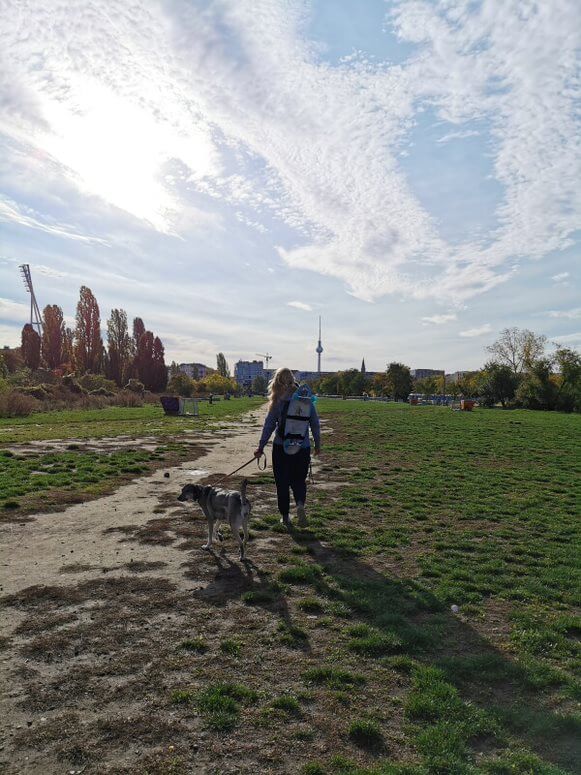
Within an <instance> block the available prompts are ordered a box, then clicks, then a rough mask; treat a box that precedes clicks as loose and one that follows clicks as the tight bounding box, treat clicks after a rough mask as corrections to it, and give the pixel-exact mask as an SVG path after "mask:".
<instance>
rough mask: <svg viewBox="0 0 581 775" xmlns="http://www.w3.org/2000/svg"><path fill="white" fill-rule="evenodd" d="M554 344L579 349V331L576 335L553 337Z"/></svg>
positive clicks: (580, 337) (580, 342) (580, 333)
mask: <svg viewBox="0 0 581 775" xmlns="http://www.w3.org/2000/svg"><path fill="white" fill-rule="evenodd" d="M553 341H554V342H555V344H565V345H568V346H570V347H581V331H579V332H578V333H576V334H563V335H558V336H555V337H553Z"/></svg>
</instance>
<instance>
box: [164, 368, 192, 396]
mask: <svg viewBox="0 0 581 775" xmlns="http://www.w3.org/2000/svg"><path fill="white" fill-rule="evenodd" d="M167 389H168V392H169V393H177V395H178V396H184V397H185V398H189V397H190V396H191V395H192V393H193V392H194V383H193V381H192V380H191V379H190V378H189V377H188V375H187V374H182V373H181V372H178V373H177V374H173V375H172V376H171V378H170V380H169V382H168V383H167Z"/></svg>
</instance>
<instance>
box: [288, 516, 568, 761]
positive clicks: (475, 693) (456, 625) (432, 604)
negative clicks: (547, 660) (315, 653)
mask: <svg viewBox="0 0 581 775" xmlns="http://www.w3.org/2000/svg"><path fill="white" fill-rule="evenodd" d="M290 535H291V537H292V538H293V540H294V541H295V542H296V543H298V544H300V545H302V546H306V548H307V550H308V552H309V553H310V554H311V555H312V557H313V558H314V559H315V561H316V562H317V563H318V564H319V565H320V566H321V567H322V568H323V570H324V572H325V575H324V576H323V577H322V578H321V579H320V580H319V581H318V582H317V586H318V589H319V591H320V592H321V593H322V594H324V595H325V594H326V595H328V596H329V597H331V598H334V599H336V600H337V599H339V600H341V601H342V602H343V603H344V604H345V605H346V606H348V609H349V611H350V613H351V615H352V616H355V617H357V618H358V619H359V620H360V621H361V622H364V623H366V624H368V625H371V626H373V627H375V628H377V629H378V630H379V631H380V632H382V633H385V634H391V635H394V636H396V638H395V639H394V643H398V642H401V647H400V651H401V653H405V654H406V655H407V656H409V657H412V658H413V659H414V660H415V661H416V662H417V663H418V664H420V665H425V666H431V667H437V668H439V669H441V670H442V671H443V672H444V673H445V676H446V679H447V680H448V681H449V682H450V683H451V684H452V685H454V686H455V687H456V688H457V689H458V692H459V694H460V696H461V698H462V699H464V700H466V701H469V702H471V703H472V704H473V705H474V706H476V707H479V708H481V709H482V710H484V711H487V712H489V713H490V714H492V715H493V716H494V717H495V718H497V719H499V721H500V723H501V725H502V727H503V728H504V729H506V730H507V731H508V732H509V733H510V734H511V735H512V736H514V737H515V738H520V739H521V741H522V742H523V743H525V744H526V746H527V747H529V748H530V749H531V750H532V751H534V752H535V753H537V754H538V755H539V756H540V757H541V758H544V759H546V760H548V761H550V762H552V763H554V764H557V765H559V766H561V767H564V768H566V769H569V770H570V771H572V772H574V771H578V770H577V768H578V763H579V761H581V723H580V721H579V719H578V718H577V717H575V716H568V715H565V714H561V713H558V712H555V711H554V710H553V709H552V708H551V707H549V705H548V699H547V698H545V697H543V696H542V694H541V692H540V691H539V689H538V688H537V687H536V686H535V685H534V683H533V682H532V681H531V676H530V674H527V672H526V671H525V670H524V669H523V668H522V667H521V666H519V665H518V663H517V662H516V661H514V660H512V659H511V658H510V656H508V655H507V654H506V653H504V652H502V651H500V650H499V649H497V648H495V647H494V646H492V645H491V644H490V643H489V642H488V641H487V640H485V639H484V638H483V637H482V636H481V635H479V634H478V633H477V632H476V631H475V630H474V628H473V627H471V626H470V625H469V624H467V623H466V622H464V621H462V619H460V618H459V617H458V616H456V615H454V614H452V613H451V612H449V611H448V609H447V608H446V607H445V606H444V605H443V604H442V603H441V602H440V601H439V600H438V599H437V598H436V596H435V595H433V594H432V593H431V592H430V591H429V590H426V589H425V588H423V587H422V586H421V585H420V584H418V583H417V582H414V581H411V580H409V581H408V580H394V579H393V578H390V577H389V576H387V575H384V574H382V573H380V572H378V571H377V570H375V569H374V568H372V567H371V566H370V565H369V564H366V563H365V562H363V561H362V560H361V559H360V558H358V557H357V556H356V555H352V554H347V553H346V552H345V551H344V550H340V549H335V548H334V547H333V546H332V545H330V544H322V543H321V542H320V541H319V540H318V539H317V538H316V536H315V535H314V533H312V532H311V531H310V530H303V531H301V530H295V529H294V528H293V529H291V531H290Z"/></svg>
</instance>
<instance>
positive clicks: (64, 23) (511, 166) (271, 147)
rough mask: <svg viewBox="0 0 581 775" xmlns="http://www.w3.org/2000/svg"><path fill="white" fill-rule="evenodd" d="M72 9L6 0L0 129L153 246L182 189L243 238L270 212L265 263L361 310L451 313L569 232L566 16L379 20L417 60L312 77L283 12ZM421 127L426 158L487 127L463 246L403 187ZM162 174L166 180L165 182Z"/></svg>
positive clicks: (575, 157) (285, 8)
mask: <svg viewBox="0 0 581 775" xmlns="http://www.w3.org/2000/svg"><path fill="white" fill-rule="evenodd" d="M74 9H75V12H74V13H73V12H71V8H70V7H69V5H68V4H66V3H65V4H48V5H46V4H45V5H43V4H39V3H37V2H35V0H6V2H5V4H4V10H3V35H4V44H5V49H6V54H7V56H6V67H7V72H8V76H7V78H6V82H5V84H4V91H3V92H2V94H3V100H4V105H5V106H6V109H5V110H4V112H3V114H2V117H1V118H0V128H1V129H3V131H4V132H5V133H6V134H7V135H8V136H10V137H11V138H15V139H16V140H17V141H18V142H20V143H22V144H23V145H25V146H27V147H29V148H30V152H31V153H35V154H38V155H40V157H41V158H46V159H47V164H48V163H49V162H50V163H51V164H53V165H54V168H55V169H56V170H58V171H59V173H60V174H61V175H63V176H65V177H66V178H67V179H68V180H70V181H73V182H74V183H75V184H76V185H77V186H78V188H79V190H81V191H83V192H85V193H86V194H87V195H91V196H97V197H100V198H101V199H102V200H104V201H106V202H107V203H109V204H110V205H112V206H115V207H117V208H121V209H123V210H125V211H126V212H128V213H131V214H132V215H134V216H136V217H138V218H140V219H142V220H143V221H144V222H147V223H149V224H151V225H153V227H154V228H155V229H157V230H158V231H161V232H166V233H172V232H173V231H175V230H176V229H177V228H179V227H180V226H179V225H180V224H182V223H183V218H182V217H181V215H180V214H181V213H182V208H183V206H184V203H183V201H182V197H183V190H182V189H183V187H186V188H187V190H188V191H191V192H193V193H194V194H197V193H199V192H203V193H204V194H205V195H207V196H210V197H212V198H214V199H216V200H225V201H226V202H228V203H230V204H232V205H234V206H235V207H236V210H238V206H239V205H241V204H244V205H245V207H247V208H252V209H254V210H255V211H256V213H257V217H256V218H254V217H250V215H247V210H246V209H245V210H244V217H243V219H242V220H243V222H244V223H246V224H251V225H252V227H253V228H254V229H259V230H262V226H261V224H262V221H261V215H262V214H263V212H264V210H266V209H268V210H271V211H273V212H274V214H275V215H276V216H277V217H278V218H279V219H281V220H283V221H284V222H285V223H286V224H287V225H288V226H290V227H291V228H292V229H293V230H294V233H295V235H296V236H295V237H294V239H287V240H286V242H285V244H284V245H282V246H281V247H280V248H279V249H278V250H279V254H280V256H281V258H282V259H283V260H284V261H285V262H286V263H287V264H288V265H289V266H291V267H293V268H295V269H297V270H300V271H301V272H304V271H305V270H307V271H309V270H310V271H313V272H317V273H320V274H323V275H327V276H331V277H334V278H338V279H340V280H342V281H343V282H344V283H346V285H347V287H348V289H349V291H350V292H351V293H352V294H354V295H356V296H357V297H359V298H361V299H365V300H368V301H373V300H375V299H377V298H379V297H381V296H382V295H384V294H387V293H395V292H397V293H398V294H401V295H404V296H406V297H412V298H417V299H425V298H437V299H448V300H450V301H452V302H454V303H458V302H461V301H462V300H465V299H467V298H470V297H472V296H475V295H477V294H480V293H483V292H485V291H488V290H490V289H492V288H494V287H495V286H497V285H498V284H499V283H502V282H503V281H505V280H506V279H507V278H508V277H509V276H510V274H511V271H513V270H512V269H511V267H512V266H513V262H514V259H515V258H518V257H521V256H528V257H531V258H541V257H542V256H544V255H546V254H547V253H548V252H550V251H552V250H557V249H562V248H563V247H565V246H567V245H568V244H569V242H570V240H571V235H572V234H573V233H574V231H575V229H577V228H578V223H579V212H580V209H581V203H580V197H581V193H580V190H579V186H578V180H579V179H580V178H581V169H580V160H579V154H578V148H577V145H576V142H577V141H576V137H577V130H576V126H575V120H574V117H575V98H576V94H577V92H578V83H577V81H576V80H575V79H576V77H577V71H576V48H577V46H578V41H577V35H576V30H578V29H579V28H580V27H581V24H580V21H581V20H580V18H579V10H578V3H577V2H576V0H554V2H553V3H539V4H536V5H534V6H532V5H531V6H530V7H529V6H528V5H527V6H524V7H523V4H522V3H521V2H519V0H507V1H506V2H504V3H502V4H499V3H498V2H497V0H483V1H482V2H481V3H479V4H474V3H469V2H467V0H466V2H464V0H453V2H449V0H445V1H444V0H441V1H440V2H435V3H430V2H425V1H424V0H415V1H414V2H405V3H396V4H395V5H394V10H393V12H392V13H391V14H390V16H389V19H388V21H389V23H390V24H392V25H393V26H394V29H395V31H396V33H397V34H398V35H399V36H400V38H401V39H402V40H403V41H404V42H413V43H415V44H417V45H418V47H419V51H418V52H417V54H414V56H413V58H411V59H410V60H409V61H408V62H404V63H402V64H398V65H388V64H386V63H381V62H378V63H376V64H373V63H372V62H370V61H366V60H365V59H364V58H362V57H358V56H356V57H353V58H350V59H348V60H345V61H343V62H342V63H341V64H339V65H337V66H330V65H329V64H328V63H326V62H324V61H322V60H321V59H320V58H319V52H318V50H317V48H316V47H315V46H314V45H313V44H312V43H311V42H310V41H309V40H308V39H307V37H306V29H307V25H306V20H307V16H308V13H309V6H308V5H307V4H306V3H303V2H302V0H287V1H285V2H282V0H264V2H261V3H255V2H252V1H251V0H224V2H220V3H210V4H202V5H198V4H193V3H191V2H189V0H172V2H167V3H165V4H157V3H156V4H153V3H149V2H146V0H130V2H125V0H107V1H105V0H86V2H83V3H82V4H79V5H78V7H77V6H76V5H75V6H74ZM48 74H50V77H49V76H48ZM1 88H2V87H1V86H0V89H1ZM18 95H21V99H20V100H19V99H18ZM426 108H429V109H431V110H435V111H436V112H437V114H438V118H439V119H440V120H442V121H445V122H447V123H448V124H449V125H450V127H451V129H452V131H451V132H449V133H447V134H444V135H443V136H442V137H441V138H440V142H448V141H450V140H452V139H454V138H460V137H468V136H471V135H473V133H474V130H472V129H470V128H467V126H466V125H468V124H469V123H473V122H474V121H475V120H478V121H479V122H482V126H490V127H491V129H490V132H489V134H488V135H487V136H486V138H485V139H486V152H487V153H488V154H490V155H491V158H492V160H493V165H494V177H495V179H496V180H497V181H498V183H499V184H500V185H501V186H502V187H503V190H504V200H503V202H502V204H501V205H500V206H499V208H498V209H497V212H496V216H497V219H498V228H496V229H495V230H494V231H490V232H489V233H488V234H484V235H482V237H481V239H479V240H478V241H477V240H474V241H473V242H469V243H466V244H461V245H457V244H452V243H451V242H449V241H447V240H446V239H445V238H444V237H443V236H442V231H441V230H440V225H439V223H438V222H437V221H436V220H435V219H434V218H433V217H432V215H431V214H430V213H429V212H427V211H426V209H425V207H424V206H423V205H422V204H421V202H420V200H419V198H418V196H416V194H415V192H414V191H413V190H412V188H411V186H410V182H409V181H408V180H407V178H406V176H405V174H404V171H403V169H402V166H401V161H400V159H401V153H402V147H401V146H402V144H403V141H404V140H405V139H406V135H407V133H408V132H409V130H410V128H411V127H412V126H414V123H415V122H417V120H418V117H419V116H420V111H424V110H425V109H426ZM479 126H480V123H479ZM484 131H486V130H484V129H483V130H482V132H484ZM413 155H414V151H413V149H411V151H410V157H408V160H407V161H408V162H410V161H413ZM175 161H177V162H179V163H180V164H181V165H183V167H184V168H185V170H186V172H185V173H184V175H182V176H181V177H180V176H178V177H175V176H172V175H169V176H168V170H167V166H168V165H172V164H173V163H174V162H175ZM436 185H437V181H436ZM238 212H240V211H239V210H238ZM36 220H37V221H38V219H36ZM38 222H40V221H38ZM29 225H30V224H29ZM34 228H39V227H38V226H35V227H34ZM281 241H282V240H280V239H279V240H278V242H279V243H280V242H281Z"/></svg>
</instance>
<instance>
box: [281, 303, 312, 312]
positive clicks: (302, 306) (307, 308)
mask: <svg viewBox="0 0 581 775" xmlns="http://www.w3.org/2000/svg"><path fill="white" fill-rule="evenodd" d="M287 306H288V307H295V308H296V309H302V310H304V311H305V312H312V311H313V308H312V307H311V305H310V304H305V303H304V302H303V301H288V302H287Z"/></svg>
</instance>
